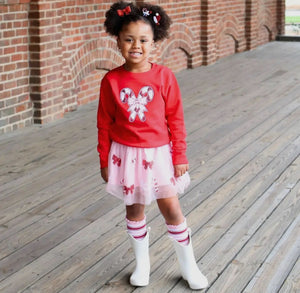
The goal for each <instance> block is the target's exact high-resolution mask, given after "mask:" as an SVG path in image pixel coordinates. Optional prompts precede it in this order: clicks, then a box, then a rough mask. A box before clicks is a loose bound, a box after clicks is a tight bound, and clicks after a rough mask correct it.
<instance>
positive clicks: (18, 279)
mask: <svg viewBox="0 0 300 293" xmlns="http://www.w3.org/2000/svg"><path fill="white" fill-rule="evenodd" d="M119 213H120V210H118V209H114V210H111V211H110V212H108V214H107V218H106V219H105V218H99V219H97V220H96V221H94V222H92V223H91V224H90V225H88V226H86V227H85V228H84V229H82V230H79V231H78V232H77V233H76V234H74V235H72V236H71V237H70V238H68V239H67V240H66V241H64V242H63V243H61V244H59V245H57V246H56V247H55V248H53V249H51V250H50V251H48V252H47V253H45V254H43V255H42V256H41V257H39V258H38V259H36V260H34V261H32V262H31V263H30V264H28V265H27V266H26V267H24V268H22V269H20V270H19V271H18V272H16V273H15V274H13V275H11V276H9V277H8V278H6V279H4V280H3V281H2V282H1V283H0V292H1V290H3V292H7V293H9V292H18V291H19V290H24V288H26V287H28V286H30V285H32V284H33V283H34V282H36V281H37V280H39V279H40V278H41V277H42V276H44V275H45V274H46V273H48V272H49V271H51V270H53V269H54V268H55V267H57V266H58V265H59V264H61V263H63V262H64V261H65V260H67V259H69V258H70V257H72V256H73V255H75V254H76V253H78V252H79V251H80V250H81V249H82V248H84V247H86V246H87V245H89V243H91V242H93V241H94V240H96V239H98V238H99V237H100V235H103V234H104V233H105V232H107V230H109V228H110V227H112V226H113V225H114V224H115V223H114V222H113V221H112V220H111V219H114V218H115V217H116V216H117V215H118V214H119Z"/></svg>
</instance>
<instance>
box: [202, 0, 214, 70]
mask: <svg viewBox="0 0 300 293" xmlns="http://www.w3.org/2000/svg"><path fill="white" fill-rule="evenodd" d="M216 16H217V14H216V1H215V0H204V1H202V3H201V32H200V34H201V50H202V51H203V64H204V65H208V64H211V63H214V62H216V59H217V55H216Z"/></svg>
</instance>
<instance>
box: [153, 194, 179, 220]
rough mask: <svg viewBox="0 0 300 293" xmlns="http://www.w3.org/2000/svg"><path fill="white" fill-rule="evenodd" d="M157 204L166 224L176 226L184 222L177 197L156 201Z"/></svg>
mask: <svg viewBox="0 0 300 293" xmlns="http://www.w3.org/2000/svg"><path fill="white" fill-rule="evenodd" d="M157 203H158V206H159V208H160V211H161V213H162V215H163V216H164V218H165V220H166V223H167V224H170V225H178V224H181V223H182V222H183V221H184V217H183V214H182V211H181V207H180V203H179V200H178V198H177V197H174V198H167V199H160V200H158V201H157Z"/></svg>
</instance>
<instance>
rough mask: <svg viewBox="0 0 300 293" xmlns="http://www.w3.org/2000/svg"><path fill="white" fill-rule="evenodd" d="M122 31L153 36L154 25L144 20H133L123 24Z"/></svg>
mask: <svg viewBox="0 0 300 293" xmlns="http://www.w3.org/2000/svg"><path fill="white" fill-rule="evenodd" d="M121 33H126V34H128V33H131V34H138V35H151V36H153V31H152V27H151V25H150V24H148V23H146V22H144V21H141V20H139V21H134V22H133V21H132V22H130V23H128V24H126V25H124V26H123V28H122V31H121Z"/></svg>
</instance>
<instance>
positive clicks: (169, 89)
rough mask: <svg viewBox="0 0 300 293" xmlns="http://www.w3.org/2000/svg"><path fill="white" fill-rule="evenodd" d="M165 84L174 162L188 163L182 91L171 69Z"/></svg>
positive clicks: (167, 117) (176, 163)
mask: <svg viewBox="0 0 300 293" xmlns="http://www.w3.org/2000/svg"><path fill="white" fill-rule="evenodd" d="M165 86H166V88H165V91H164V96H165V101H166V104H165V111H166V120H167V124H168V128H169V134H170V139H171V145H172V159H173V164H174V165H179V164H188V159H187V156H186V148H187V146H186V130H185V124H184V114H183V106H182V100H181V93H180V88H179V85H178V82H177V80H176V77H175V75H174V74H173V72H171V71H170V72H169V76H168V80H167V82H166V83H165Z"/></svg>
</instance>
